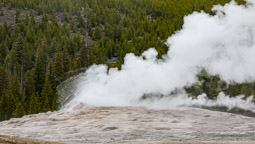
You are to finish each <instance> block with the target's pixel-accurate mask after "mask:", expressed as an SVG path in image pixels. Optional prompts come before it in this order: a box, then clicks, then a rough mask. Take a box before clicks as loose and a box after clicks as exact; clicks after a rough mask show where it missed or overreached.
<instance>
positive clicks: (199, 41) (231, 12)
mask: <svg viewBox="0 0 255 144" xmlns="http://www.w3.org/2000/svg"><path fill="white" fill-rule="evenodd" d="M247 3H248V4H247V5H246V6H238V5H237V4H236V3H235V2H234V1H232V2H231V3H229V4H226V5H225V6H219V5H218V6H215V7H214V8H213V10H214V11H215V13H216V15H214V16H211V15H209V14H206V13H204V12H201V13H198V12H194V13H193V14H191V15H189V16H186V17H185V18H184V25H183V28H182V30H180V31H178V32H176V33H175V34H174V35H173V36H171V37H170V38H169V39H168V40H167V45H168V46H169V48H170V50H169V51H168V53H167V54H166V55H165V56H164V58H163V60H158V59H157V58H156V56H157V52H156V50H155V49H153V48H151V49H149V50H147V51H146V52H144V53H143V54H142V56H140V57H137V56H135V55H134V54H132V53H131V54H127V55H126V57H125V62H124V64H123V65H122V70H120V71H119V70H117V69H110V70H109V72H108V71H107V67H106V66H105V65H94V66H92V67H90V69H89V70H88V71H87V72H86V73H84V74H83V76H82V77H81V78H80V82H79V87H78V90H77V92H76V93H75V97H74V99H73V100H72V101H71V102H70V103H69V104H68V105H69V106H71V107H72V106H73V105H75V104H76V103H79V102H83V103H87V104H91V105H98V106H134V105H135V106H137V105H145V106H148V107H150V106H152V105H153V106H155V107H159V108H160V107H163V106H167V107H168V106H169V107H170V106H171V105H174V104H176V105H177V106H178V105H185V104H186V105H190V104H194V103H196V104H200V105H203V104H204V105H210V104H211V105H213V104H219V103H220V102H219V101H214V102H212V101H209V100H206V98H205V96H200V97H199V98H198V99H197V100H192V99H191V98H189V97H187V96H186V95H185V94H179V96H177V97H174V98H167V99H161V100H157V101H154V102H153V104H152V103H151V102H147V103H146V102H145V103H142V104H141V103H138V101H139V99H140V97H141V96H142V95H143V94H147V93H159V94H162V95H167V94H169V92H171V91H173V90H175V89H177V88H178V89H180V88H183V87H184V86H189V85H192V84H193V83H195V82H197V78H196V74H197V73H198V72H200V71H201V69H205V70H206V71H207V72H208V73H209V74H212V75H219V76H220V77H221V79H223V80H225V81H226V82H237V83H242V82H252V81H254V80H255V66H254V63H255V44H254V42H255V38H254V35H255V3H254V1H252V0H247ZM228 98H229V97H227V96H224V94H220V95H219V97H218V99H221V100H226V99H228ZM228 100H229V101H231V102H233V101H238V102H236V104H235V105H238V104H237V103H239V104H242V102H243V103H245V102H244V101H242V99H241V98H236V99H231V98H229V99H228ZM229 101H228V102H226V101H225V102H226V103H224V104H222V105H228V104H229V105H231V102H229ZM178 103H179V104H178ZM248 103H249V104H250V105H252V106H253V103H252V102H251V101H249V100H248ZM232 104H233V103H232ZM239 106H240V105H239ZM240 107H241V106H240ZM253 107H254V106H253Z"/></svg>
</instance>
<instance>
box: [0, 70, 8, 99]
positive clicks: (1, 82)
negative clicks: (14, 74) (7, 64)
mask: <svg viewBox="0 0 255 144" xmlns="http://www.w3.org/2000/svg"><path fill="white" fill-rule="evenodd" d="M8 88H9V76H8V72H7V70H5V68H4V67H1V66H0V98H1V96H2V94H3V91H4V90H5V89H8Z"/></svg>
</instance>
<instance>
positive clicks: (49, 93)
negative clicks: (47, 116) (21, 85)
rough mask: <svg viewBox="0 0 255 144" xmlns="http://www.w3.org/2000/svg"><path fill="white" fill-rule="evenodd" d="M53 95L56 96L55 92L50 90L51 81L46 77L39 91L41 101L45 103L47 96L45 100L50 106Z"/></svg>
mask: <svg viewBox="0 0 255 144" xmlns="http://www.w3.org/2000/svg"><path fill="white" fill-rule="evenodd" d="M55 97H56V96H55V92H54V91H53V90H52V87H51V83H50V81H49V80H48V79H46V80H45V83H44V86H43V90H42V93H41V102H44V103H45V101H46V98H47V99H48V100H47V101H48V103H49V105H50V106H49V107H51V105H52V102H53V99H54V98H55Z"/></svg>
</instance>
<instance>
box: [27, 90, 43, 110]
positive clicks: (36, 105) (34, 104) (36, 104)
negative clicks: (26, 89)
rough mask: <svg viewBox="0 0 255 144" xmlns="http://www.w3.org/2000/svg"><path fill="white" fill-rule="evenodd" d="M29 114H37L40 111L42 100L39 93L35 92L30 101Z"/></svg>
mask: <svg viewBox="0 0 255 144" xmlns="http://www.w3.org/2000/svg"><path fill="white" fill-rule="evenodd" d="M28 112H29V114H37V113H39V112H40V101H39V95H38V93H36V94H35V93H33V95H32V97H31V98H30V102H29V110H28Z"/></svg>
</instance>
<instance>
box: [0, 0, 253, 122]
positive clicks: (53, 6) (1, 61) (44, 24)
mask: <svg viewBox="0 0 255 144" xmlns="http://www.w3.org/2000/svg"><path fill="white" fill-rule="evenodd" d="M229 1H230V0H86V1H84V0H38V1H35V0H0V3H1V4H2V6H3V7H7V8H8V9H12V8H13V9H15V10H16V13H15V15H16V17H15V23H13V24H10V23H0V120H5V119H9V118H11V117H12V114H13V113H14V110H17V111H15V114H16V115H18V116H21V115H23V114H24V112H23V110H24V111H25V113H27V114H32V113H38V112H42V111H49V110H52V111H54V110H56V109H57V108H58V97H57V95H56V87H57V86H58V85H59V84H60V83H61V82H63V81H64V80H65V79H67V78H68V77H70V76H72V75H75V74H77V73H79V72H81V71H82V68H83V67H85V68H87V67H89V66H90V65H92V64H107V65H109V66H110V67H114V66H117V67H118V68H119V69H120V68H121V64H123V62H124V57H125V55H126V54H127V53H130V52H132V53H134V54H135V55H141V54H142V53H143V52H144V51H145V50H147V49H148V48H151V47H154V48H155V49H156V50H157V51H158V58H162V56H163V55H164V54H166V52H167V51H168V47H167V46H166V45H165V42H166V40H167V38H168V37H169V36H171V35H172V34H174V33H175V31H177V30H180V29H181V27H182V25H183V17H184V16H185V15H188V14H190V13H192V12H193V11H201V10H203V11H205V12H207V13H210V14H213V12H212V11H211V8H212V6H213V5H215V4H225V3H227V2H229ZM237 2H238V3H239V4H244V1H243V0H237ZM28 10H30V11H28ZM3 13H4V12H3ZM24 13H26V14H25V16H24ZM1 15H2V13H1ZM4 16H6V14H5V15H4ZM201 79H202V80H203V82H202V85H200V84H196V85H193V86H192V87H191V88H187V91H189V93H191V94H192V95H198V94H201V93H203V92H204V93H206V94H208V95H209V97H210V98H214V97H215V96H216V95H217V94H218V93H219V91H220V90H223V91H224V92H225V93H227V94H230V95H238V94H240V93H242V94H245V95H247V96H248V95H251V94H253V93H254V85H253V84H233V85H226V84H224V82H221V81H220V80H219V78H218V77H214V76H213V77H211V76H207V75H204V76H202V77H201ZM226 87H228V88H227V89H226ZM38 103H39V104H38ZM37 104H38V105H40V108H36V106H35V105H37ZM38 105H37V106H38Z"/></svg>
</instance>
